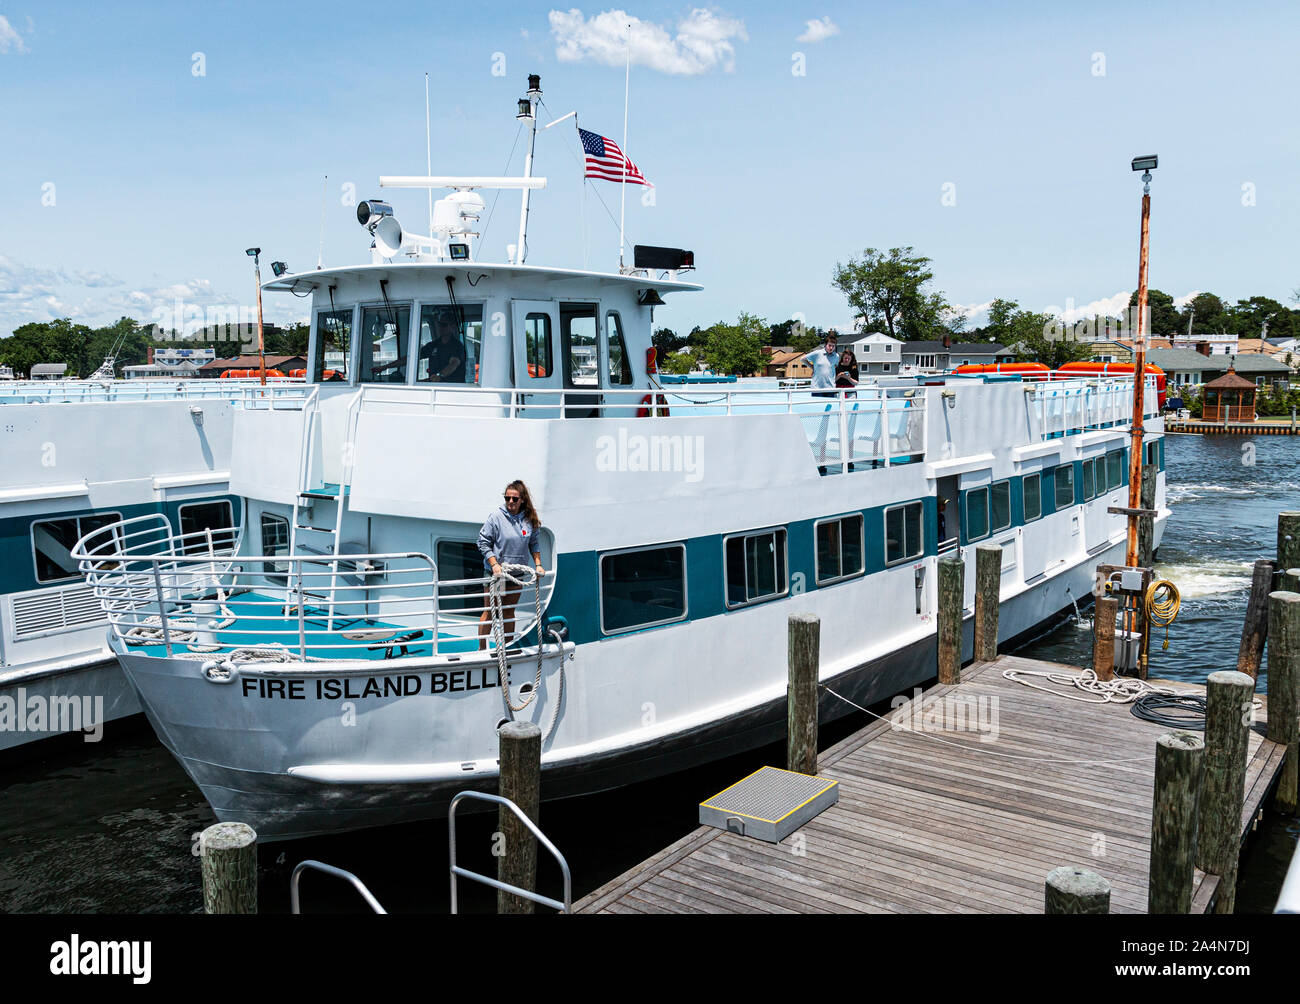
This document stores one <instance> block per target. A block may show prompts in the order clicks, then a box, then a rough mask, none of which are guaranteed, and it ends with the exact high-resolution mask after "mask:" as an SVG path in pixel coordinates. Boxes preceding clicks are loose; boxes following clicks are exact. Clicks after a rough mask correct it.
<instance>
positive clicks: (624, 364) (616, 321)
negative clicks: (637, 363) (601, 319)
mask: <svg viewBox="0 0 1300 1004" xmlns="http://www.w3.org/2000/svg"><path fill="white" fill-rule="evenodd" d="M605 363H606V366H607V367H608V375H609V385H610V386H611V387H624V386H627V385H629V384H631V383H632V363H631V361H630V360H629V359H628V357H627V343H626V342H625V341H623V321H622V320H621V319H620V318H619V316H618V314H617V312H615V311H613V310H611V311H610V312H609V313H607V314H606V315H605Z"/></svg>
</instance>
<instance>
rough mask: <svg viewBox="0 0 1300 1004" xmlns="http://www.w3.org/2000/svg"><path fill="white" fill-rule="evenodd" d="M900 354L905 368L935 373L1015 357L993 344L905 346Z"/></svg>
mask: <svg viewBox="0 0 1300 1004" xmlns="http://www.w3.org/2000/svg"><path fill="white" fill-rule="evenodd" d="M900 351H901V352H902V357H903V365H904V366H908V367H912V368H914V369H920V370H936V371H941V370H949V369H953V368H955V367H957V366H965V365H967V364H970V365H973V366H984V365H989V364H991V363H1005V362H1010V361H1011V360H1012V359H1013V358H1014V356H1015V353H1014V352H1013V351H1012V350H1011V349H1009V348H1007V347H1006V346H1005V345H999V344H997V343H996V342H952V343H950V344H949V345H946V346H945V345H944V344H943V342H937V341H917V342H904V343H903V345H902V349H901V350H900Z"/></svg>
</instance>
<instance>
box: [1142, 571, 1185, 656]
mask: <svg viewBox="0 0 1300 1004" xmlns="http://www.w3.org/2000/svg"><path fill="white" fill-rule="evenodd" d="M1182 599H1183V598H1182V596H1181V595H1180V594H1179V592H1178V587H1177V586H1175V585H1174V584H1173V583H1172V582H1170V581H1169V580H1168V579H1160V580H1158V581H1156V582H1153V583H1151V585H1150V586H1148V587H1147V593H1146V598H1145V599H1144V601H1143V608H1144V610H1145V612H1146V618H1147V623H1148V624H1153V625H1155V626H1156V627H1162V628H1164V629H1165V644H1164V649H1165V650H1166V651H1167V650H1168V649H1169V625H1170V624H1172V623H1173V622H1174V619H1175V618H1176V617H1177V616H1178V608H1179V606H1180V605H1181V604H1182Z"/></svg>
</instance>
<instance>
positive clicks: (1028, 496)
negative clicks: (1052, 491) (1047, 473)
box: [1020, 474, 1043, 523]
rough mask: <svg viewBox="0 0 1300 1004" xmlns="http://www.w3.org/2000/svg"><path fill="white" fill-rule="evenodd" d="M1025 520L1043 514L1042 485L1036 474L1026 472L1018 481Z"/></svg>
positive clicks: (1027, 520) (1039, 477) (1036, 517)
mask: <svg viewBox="0 0 1300 1004" xmlns="http://www.w3.org/2000/svg"><path fill="white" fill-rule="evenodd" d="M1020 491H1021V496H1022V498H1021V501H1022V507H1023V508H1024V511H1025V522H1026V523H1028V522H1030V521H1031V520H1035V519H1038V517H1039V516H1041V515H1042V514H1043V485H1042V479H1041V476H1040V475H1038V474H1026V475H1025V476H1024V477H1023V478H1022V479H1021V481H1020Z"/></svg>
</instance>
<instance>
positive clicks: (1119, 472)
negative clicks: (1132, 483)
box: [1106, 451, 1124, 488]
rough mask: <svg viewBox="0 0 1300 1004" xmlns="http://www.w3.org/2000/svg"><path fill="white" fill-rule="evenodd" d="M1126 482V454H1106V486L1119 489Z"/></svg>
mask: <svg viewBox="0 0 1300 1004" xmlns="http://www.w3.org/2000/svg"><path fill="white" fill-rule="evenodd" d="M1123 482H1124V454H1123V453H1122V452H1119V451H1117V452H1115V453H1107V454H1106V484H1107V485H1108V486H1109V487H1110V488H1118V487H1119V486H1120V485H1121V484H1123Z"/></svg>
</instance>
